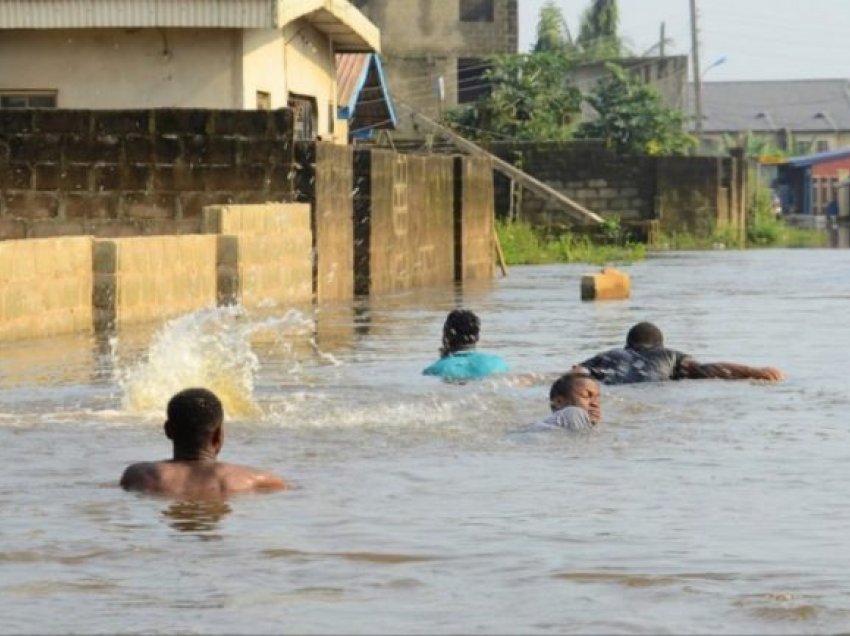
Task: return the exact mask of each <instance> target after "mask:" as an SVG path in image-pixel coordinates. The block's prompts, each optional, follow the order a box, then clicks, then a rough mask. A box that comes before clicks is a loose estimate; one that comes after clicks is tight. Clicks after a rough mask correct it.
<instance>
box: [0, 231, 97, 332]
mask: <svg viewBox="0 0 850 636" xmlns="http://www.w3.org/2000/svg"><path fill="white" fill-rule="evenodd" d="M92 284H93V275H92V238H91V237H90V236H80V237H61V238H49V239H34V240H27V241H0V341H2V340H17V339H23V338H38V337H47V336H54V335H57V334H63V333H72V332H85V331H91V328H92Z"/></svg>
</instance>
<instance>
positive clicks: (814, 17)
mask: <svg viewBox="0 0 850 636" xmlns="http://www.w3.org/2000/svg"><path fill="white" fill-rule="evenodd" d="M545 2H546V0H518V4H519V48H520V51H522V52H526V51H528V50H529V49H530V48H531V47H532V46H533V44H534V41H535V39H536V37H537V19H538V16H539V12H540V7H542V6H543V5H544V4H545ZM554 2H555V4H556V6H558V7H560V9H561V12H562V13H563V15H564V17H565V18H566V20H567V24H568V26H569V28H570V31H571V33H572V35H573V37H575V36H576V35H577V34H578V30H579V24H580V19H581V14H582V12H583V11H584V9H585V8H586V7H587V5H588V4H590V0H554ZM618 6H619V9H620V36H621V38H622V39H623V40H624V41H625V43H626V45H627V46H628V47H629V48H630V49H631V50H632V51H634V52H635V53H637V54H638V55H641V54H643V53H644V52H645V51H647V49H649V48H650V47H651V46H653V45H654V44H657V43H658V41H659V37H660V35H659V34H660V28H661V23H662V22H664V23H665V32H666V38H667V39H668V40H670V39H672V43H668V44H667V49H666V52H667V53H668V54H670V55H673V54H680V55H681V54H687V55H689V54H690V49H691V27H690V0H619V3H618ZM697 13H698V18H697V24H698V26H699V41H700V48H699V58H700V68H701V69H702V76H703V80H704V81H706V82H712V81H724V80H729V81H733V80H760V79H765V80H775V79H811V78H848V79H850V0H697ZM723 58H725V61H723V62H722V63H718V64H717V65H714V66H712V65H713V64H714V63H715V62H720V60H722V59H723ZM690 64H692V62H689V65H690ZM709 67H711V68H709Z"/></svg>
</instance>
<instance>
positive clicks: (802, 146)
mask: <svg viewBox="0 0 850 636" xmlns="http://www.w3.org/2000/svg"><path fill="white" fill-rule="evenodd" d="M811 149H812V142H811V141H798V142H797V143H796V144H794V154H798V155H807V154H809V152H810V151H811Z"/></svg>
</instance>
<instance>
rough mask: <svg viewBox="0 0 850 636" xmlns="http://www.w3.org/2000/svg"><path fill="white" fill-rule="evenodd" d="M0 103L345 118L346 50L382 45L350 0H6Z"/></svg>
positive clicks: (0, 13) (304, 120)
mask: <svg viewBox="0 0 850 636" xmlns="http://www.w3.org/2000/svg"><path fill="white" fill-rule="evenodd" d="M0 30H2V34H1V35H0V108H15V107H42V108H51V107H56V108H93V109H126V108H160V107H185V108H221V109H269V108H281V107H285V106H291V107H292V108H294V109H295V123H296V136H297V137H299V138H308V139H309V138H313V137H315V136H317V135H321V136H322V137H324V138H326V139H333V138H334V137H336V138H338V140H339V141H342V142H345V141H346V140H347V133H345V132H343V133H342V134H340V133H338V132H337V131H336V130H335V128H336V122H337V119H336V106H337V104H336V99H337V96H336V93H337V90H336V65H335V59H334V56H335V54H336V53H342V52H364V53H371V52H374V51H378V50H379V49H380V34H379V32H378V29H377V28H376V27H375V25H374V24H372V23H371V22H369V20H368V19H367V18H366V17H365V16H364V15H363V14H362V13H361V12H360V11H358V10H357V9H356V8H355V7H354V6H353V5H352V4H351V3H350V2H347V1H346V0H85V1H82V0H52V1H50V2H45V1H41V0H39V1H36V2H33V1H31V0H0Z"/></svg>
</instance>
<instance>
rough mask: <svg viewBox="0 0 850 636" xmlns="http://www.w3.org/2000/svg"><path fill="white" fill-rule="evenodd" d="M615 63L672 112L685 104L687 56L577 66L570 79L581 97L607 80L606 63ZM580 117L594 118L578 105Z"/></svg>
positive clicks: (605, 61)
mask: <svg viewBox="0 0 850 636" xmlns="http://www.w3.org/2000/svg"><path fill="white" fill-rule="evenodd" d="M609 63H612V64H616V65H618V66H621V67H622V68H623V69H625V70H626V71H628V72H629V73H630V74H631V75H632V77H634V78H636V79H638V80H639V81H640V82H642V83H643V84H646V85H648V86H651V87H652V88H653V89H655V91H656V92H657V93H658V95H659V96H660V97H661V102H662V103H663V104H664V105H665V106H666V107H667V108H671V109H673V110H679V111H684V110H685V109H686V107H687V101H688V94H687V93H688V90H687V89H688V56H687V55H673V56H664V57H624V58H619V59H613V60H602V61H598V62H589V63H587V64H580V65H578V66H577V67H576V68H575V69H574V70H573V71H572V73H571V75H570V80H571V81H572V82H573V84H575V87H576V88H577V89H579V90H580V91H581V93H582V95H587V94H588V93H590V92H592V91H593V89H594V88H595V87H596V84H597V83H599V81H600V80H602V79H604V78H606V77H608V75H609V72H608V64H609ZM581 108H582V118H583V119H592V118H593V117H595V116H597V115H596V113H595V112H594V110H593V108H592V107H591V106H590V105H589V104H588V103H587V102H582V106H581Z"/></svg>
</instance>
